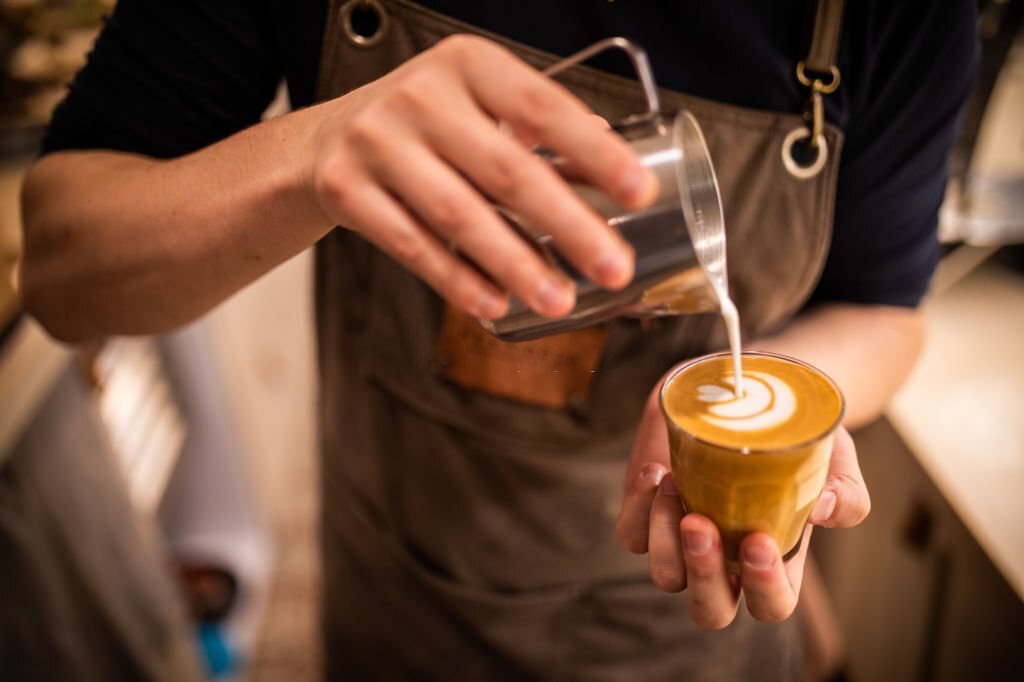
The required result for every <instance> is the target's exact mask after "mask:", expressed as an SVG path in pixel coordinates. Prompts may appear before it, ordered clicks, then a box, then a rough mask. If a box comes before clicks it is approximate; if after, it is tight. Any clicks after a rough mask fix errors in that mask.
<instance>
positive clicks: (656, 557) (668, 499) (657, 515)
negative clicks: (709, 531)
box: [647, 474, 686, 592]
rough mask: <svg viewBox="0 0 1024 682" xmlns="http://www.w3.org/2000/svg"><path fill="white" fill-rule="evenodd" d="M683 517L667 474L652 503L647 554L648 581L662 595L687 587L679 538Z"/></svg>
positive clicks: (675, 491)
mask: <svg viewBox="0 0 1024 682" xmlns="http://www.w3.org/2000/svg"><path fill="white" fill-rule="evenodd" d="M682 518H683V505H682V503H681V502H680V501H679V491H678V490H676V485H675V482H674V481H673V480H672V476H671V474H670V475H668V476H665V477H664V478H662V479H661V484H660V485H659V486H658V494H657V495H655V497H654V501H653V502H652V504H651V521H650V539H649V540H648V543H649V552H648V555H647V563H648V567H649V569H650V572H651V580H653V581H654V584H655V585H657V586H658V588H659V589H661V590H663V591H664V592H681V591H682V590H683V589H684V588H685V587H686V566H685V565H684V564H683V543H682V539H681V538H680V535H679V522H680V521H681V520H682Z"/></svg>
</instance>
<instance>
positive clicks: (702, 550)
mask: <svg viewBox="0 0 1024 682" xmlns="http://www.w3.org/2000/svg"><path fill="white" fill-rule="evenodd" d="M683 544H684V545H686V547H685V549H686V551H687V553H689V554H692V555H694V556H702V555H704V554H707V553H708V550H709V549H711V536H710V535H708V534H707V533H701V532H700V531H697V530H687V531H683Z"/></svg>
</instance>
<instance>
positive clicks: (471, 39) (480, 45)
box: [434, 33, 489, 60]
mask: <svg viewBox="0 0 1024 682" xmlns="http://www.w3.org/2000/svg"><path fill="white" fill-rule="evenodd" d="M488 44H489V43H488V41H486V40H484V39H483V38H479V37H477V36H473V35H469V34H466V33H456V34H455V35H451V36H448V37H446V38H444V39H443V40H441V41H440V42H438V43H437V46H436V47H435V48H434V49H435V50H437V52H438V53H439V54H443V55H445V56H446V57H449V58H452V59H455V60H464V59H471V58H473V57H475V56H477V55H479V54H480V51H481V50H483V49H486V47H485V46H487V45H488Z"/></svg>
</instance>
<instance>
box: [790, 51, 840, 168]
mask: <svg viewBox="0 0 1024 682" xmlns="http://www.w3.org/2000/svg"><path fill="white" fill-rule="evenodd" d="M829 73H830V75H831V78H830V79H829V81H828V82H827V83H826V82H825V81H823V80H822V79H820V78H813V79H812V78H811V77H810V76H808V75H807V71H806V64H805V63H804V62H803V61H800V62H799V63H798V64H797V65H796V78H797V80H798V81H800V84H801V85H805V86H807V87H808V88H810V89H811V96H810V98H809V99H808V100H807V109H806V111H805V112H804V118H805V119H807V123H808V126H807V127H806V128H804V127H800V128H794V129H793V130H791V131H790V132H789V134H788V135H786V138H785V140H784V141H783V143H782V163H783V165H784V166H785V167H786V170H787V171H789V174H790V175H792V176H793V177H795V178H798V179H800V180H806V179H808V178H813V177H814V176H815V175H817V174H818V173H820V172H821V169H822V168H824V167H825V162H826V161H827V160H828V143H827V142H826V141H825V135H824V132H823V131H824V130H825V103H824V95H828V94H830V93H832V92H835V90H836V88H838V87H839V80H840V74H839V68H838V67H837V66H835V65H834V64H833V65H832V66H831V67H829ZM804 139H806V140H808V145H809V146H810V147H811V149H812V150H814V151H815V153H816V154H815V158H814V161H813V162H812V163H811V164H810V165H807V166H804V165H801V164H799V163H797V161H796V159H794V158H793V145H794V144H796V142H797V141H798V140H804Z"/></svg>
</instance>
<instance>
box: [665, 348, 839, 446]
mask: <svg viewBox="0 0 1024 682" xmlns="http://www.w3.org/2000/svg"><path fill="white" fill-rule="evenodd" d="M742 372H743V373H742V375H741V376H742V377H743V392H742V394H741V395H736V373H735V369H734V365H733V362H732V358H731V357H730V356H729V355H728V354H724V353H723V354H721V355H717V356H711V357H708V358H704V359H701V360H700V361H698V362H695V363H693V364H691V365H689V366H687V367H685V369H684V370H682V371H680V372H678V373H676V374H675V375H674V376H673V377H672V378H671V379H670V380H668V381H667V382H666V386H665V388H664V389H663V395H662V406H663V408H664V410H665V414H666V416H667V417H668V418H669V419H670V420H671V421H672V422H674V423H675V424H677V425H678V426H679V427H680V428H682V429H683V430H684V431H686V432H687V433H690V434H693V435H694V436H696V437H698V438H700V439H702V440H704V441H707V442H709V443H715V444H717V445H724V446H727V447H734V448H737V449H739V450H740V451H741V452H754V451H760V450H765V449H774V448H784V447H789V446H791V445H795V444H798V443H803V442H805V441H807V440H809V439H812V438H815V437H817V436H819V435H820V434H822V433H824V432H826V431H828V430H830V429H832V428H834V427H835V424H836V422H837V421H838V419H839V416H840V414H841V413H842V397H841V396H840V394H839V392H838V390H837V389H836V388H835V385H834V384H832V383H831V381H830V380H829V379H828V378H827V377H825V376H824V375H822V374H821V373H820V372H818V371H817V370H815V369H813V368H811V367H807V366H805V365H802V364H800V363H798V362H794V361H790V360H786V359H782V358H779V357H774V356H771V355H767V354H757V353H744V355H743V370H742Z"/></svg>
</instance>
